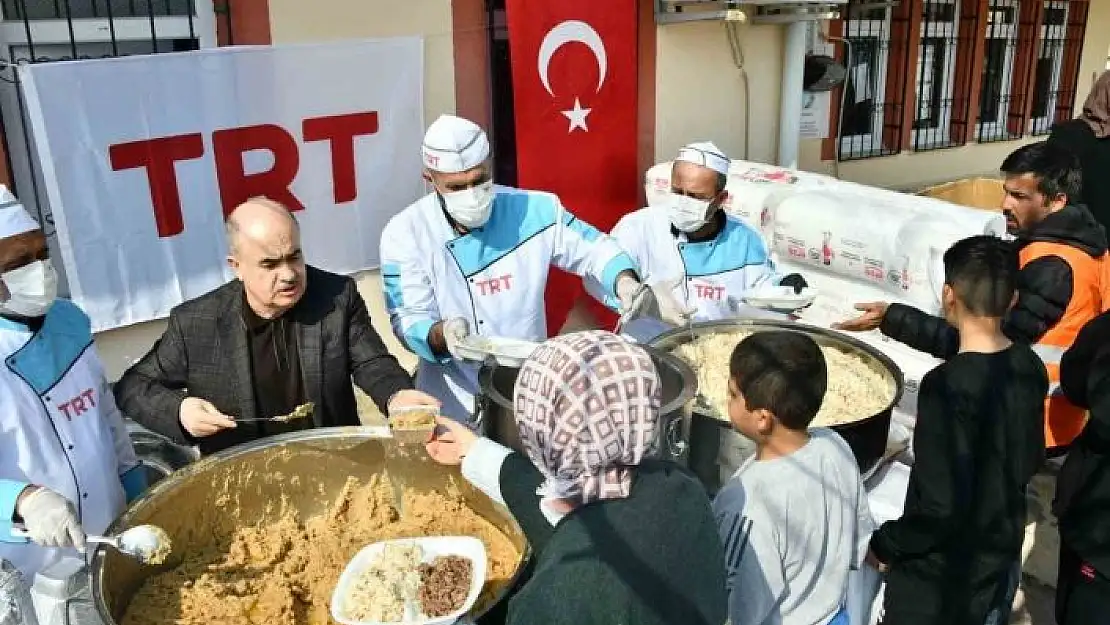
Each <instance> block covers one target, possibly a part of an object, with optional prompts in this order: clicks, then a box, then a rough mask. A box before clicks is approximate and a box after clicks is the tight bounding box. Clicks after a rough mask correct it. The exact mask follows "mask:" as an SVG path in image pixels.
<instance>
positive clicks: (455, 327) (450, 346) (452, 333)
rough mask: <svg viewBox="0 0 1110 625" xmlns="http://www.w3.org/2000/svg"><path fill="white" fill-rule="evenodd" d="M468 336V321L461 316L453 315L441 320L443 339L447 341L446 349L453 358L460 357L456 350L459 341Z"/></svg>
mask: <svg viewBox="0 0 1110 625" xmlns="http://www.w3.org/2000/svg"><path fill="white" fill-rule="evenodd" d="M468 336H470V322H469V321H467V320H466V319H463V318H462V317H455V318H454V319H448V320H447V321H444V322H443V340H444V341H445V342H446V343H447V351H448V352H449V353H450V354H451V355H452V356H454V357H455V358H459V359H461V358H462V357H461V356H459V352H458V345H459V341H461V340H463V339H465V338H466V337H468Z"/></svg>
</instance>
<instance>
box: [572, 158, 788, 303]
mask: <svg viewBox="0 0 1110 625" xmlns="http://www.w3.org/2000/svg"><path fill="white" fill-rule="evenodd" d="M728 166H729V158H728V157H727V156H726V155H725V153H724V152H722V151H721V150H720V148H718V147H717V146H715V145H713V144H712V143H708V142H706V143H692V144H690V145H688V146H686V147H684V148H682V149H681V150H679V152H678V157H677V158H675V160H674V165H673V167H672V169H671V192H670V197H669V199H668V201H667V203H666V205H664V206H649V207H648V208H643V209H640V210H638V211H636V212H634V213H629V214H628V215H625V216H624V217H623V218H622V219H621V220H620V221H619V222H617V225H616V226H614V227H613V230H612V232H611V235H612V236H613V238H615V239H616V240H617V242H618V243H620V245H621V247H622V248H623V249H625V250H626V251H627V252H628V253H629V254H630V255H631V256H632V259H633V260H634V261H636V264H637V265H638V266H639V267H640V270H641V272H642V276H643V280H644V282H646V283H648V284H651V285H654V287H655V293H656V297H657V298H658V302H659V307H660V308H661V309H663V310H664V311H665V312H666V311H670V310H674V311H677V315H666V314H665V315H664V317H667V316H680V317H683V318H684V320H690V321H715V320H718V319H728V318H731V317H736V316H737V315H738V314H740V312H741V309H742V306H743V298H744V296H745V295H747V294H749V293H752V292H754V291H756V290H758V289H760V288H761V287H763V286H765V285H767V286H775V285H782V286H790V287H793V288H794V289H795V290H796V291H801V290H802V289H803V288H804V287H805V286H806V282H805V279H803V278H802V276H801V275H799V274H790V275H788V276H785V277H784V276H781V275H780V274H779V273H778V272H777V271H776V270H775V265H774V263H773V262H772V260H771V255H770V252H769V250H768V245H767V242H766V241H765V240H764V239H763V236H762V235H761V234H760V233H759V232H758V231H757V230H756V229H755V228H752V227H751V226H749V225H748V224H747V223H745V222H744V221H743V220H741V219H740V218H739V217H736V216H734V215H730V214H728V213H726V212H725V211H724V210H723V209H722V204H723V203H724V201H725V199H726V198H727V197H728V192H727V191H725V184H726V182H727V179H728ZM587 286H588V287H589V288H590V292H591V294H593V295H594V296H595V297H597V296H598V293H597V289H596V285H594V284H592V283H587ZM602 301H605V300H602Z"/></svg>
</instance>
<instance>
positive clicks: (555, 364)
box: [513, 331, 663, 504]
mask: <svg viewBox="0 0 1110 625" xmlns="http://www.w3.org/2000/svg"><path fill="white" fill-rule="evenodd" d="M662 386H663V385H662V383H661V382H660V380H659V373H658V372H657V371H656V369H655V363H653V362H652V360H651V357H650V356H649V355H648V353H647V352H646V351H644V350H643V349H641V348H640V347H637V346H636V345H634V344H632V343H630V342H628V341H626V340H624V339H622V338H620V337H618V336H617V335H615V334H612V333H610V332H602V331H591V332H579V333H575V334H567V335H564V336H559V337H556V338H553V339H551V340H549V341H547V342H545V343H544V344H542V345H540V347H539V348H538V349H536V351H535V352H533V354H532V356H531V357H530V358H529V359H528V361H527V362H525V363H524V366H523V367H522V368H521V370H520V376H519V377H518V378H517V381H516V389H515V391H514V401H513V405H514V412H515V413H516V422H517V426H518V427H519V429H520V440H521V443H522V444H523V446H524V450H525V451H526V452H527V454H528V457H529V458H531V460H532V463H533V464H535V465H536V467H537V468H538V469H539V470H540V472H541V473H543V475H544V477H545V478H546V481H545V482H544V484H543V485H542V486H540V490H539V494H540V495H541V496H545V497H557V498H562V499H576V500H579V501H581V502H582V503H583V504H587V503H590V502H592V501H596V500H599V499H621V498H624V497H627V496H628V493H629V491H630V490H631V488H632V471H631V467H635V466H636V465H638V464H639V463H640V461H641V460H642V459H643V458H644V456H645V455H649V454H651V453H653V452H654V451H655V448H656V445H657V440H658V438H657V434H658V429H659V405H660V402H661V397H662Z"/></svg>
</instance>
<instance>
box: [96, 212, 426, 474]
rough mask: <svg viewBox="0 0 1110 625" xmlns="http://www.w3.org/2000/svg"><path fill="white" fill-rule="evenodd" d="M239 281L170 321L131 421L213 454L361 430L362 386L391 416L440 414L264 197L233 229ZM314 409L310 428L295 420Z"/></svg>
mask: <svg viewBox="0 0 1110 625" xmlns="http://www.w3.org/2000/svg"><path fill="white" fill-rule="evenodd" d="M227 238H228V249H229V255H228V258H227V262H228V265H229V266H230V267H231V269H232V271H234V272H235V276H236V280H233V281H232V282H230V283H228V284H225V285H224V286H221V287H220V288H218V289H216V290H214V291H212V292H211V293H208V294H206V295H202V296H201V297H198V298H196V299H194V300H191V301H188V302H185V303H184V304H181V305H180V306H178V307H177V308H175V309H174V310H173V311H172V312H171V313H170V319H169V324H168V326H167V328H166V331H165V334H163V335H162V338H161V339H159V340H158V342H156V343H155V344H154V347H153V348H151V351H150V353H148V354H147V355H146V356H145V357H143V359H142V360H140V361H139V362H138V363H136V364H135V365H134V366H132V367H131V368H130V369H129V370H128V371H127V372H126V373H124V375H123V377H122V378H121V379H120V381H119V382H118V383H117V384H116V388H115V391H116V400H117V402H118V403H119V405H120V407H121V408H122V409H123V411H124V413H125V414H127V415H128V416H130V417H131V418H133V419H134V420H136V421H138V422H139V423H141V424H142V425H144V426H146V427H148V428H150V429H152V430H154V431H156V432H160V433H162V434H164V435H166V436H169V437H170V438H172V439H174V440H175V441H177V442H179V443H183V444H192V445H197V446H198V447H199V448H200V450H201V453H204V454H210V453H214V452H217V451H220V450H223V449H226V448H228V447H231V446H233V445H237V444H239V443H244V442H247V441H251V440H255V439H258V438H260V437H264V436H271V435H275V434H281V433H285V432H289V431H293V430H297V429H303V428H308V427H314V426H315V427H329V426H341V425H358V424H359V418H358V413H357V410H356V406H355V396H354V390H353V387H352V385H351V382H352V379H353V381H354V384H356V385H358V387H359V388H361V389H362V390H364V391H366V393H367V394H368V395H369V396H370V398H371V399H373V400H374V402H375V403H376V404H377V405H378V407H379V408H380V409H381V410H382V412H383V413H385V414H389V412H390V411H391V410H396V409H398V408H401V407H405V406H412V405H418V404H437V403H438V402H437V401H436V400H435V399H433V398H431V397H430V396H428V395H425V394H424V393H420V392H417V391H414V390H412V389H413V383H412V378H411V376H410V375H409V374H408V372H406V371H405V370H404V369H403V368H402V367H401V365H400V364H399V363H398V362H397V360H396V359H395V358H394V357H393V356H392V355H390V354H389V352H388V351H387V350H386V347H385V344H384V343H382V340H381V337H380V336H379V335H378V333H377V332H376V331H375V330H374V328H373V326H372V325H371V324H370V315H369V313H368V312H367V310H366V304H365V302H363V300H362V297H361V296H360V295H359V293H358V291H357V290H356V288H355V283H354V281H353V280H351V279H350V278H347V277H344V276H340V275H336V274H333V273H328V272H326V271H322V270H320V269H316V268H315V267H311V266H308V265H306V264H305V260H304V254H303V253H302V251H301V237H300V228H299V227H298V225H297V221H296V219H295V218H294V217H293V215H292V213H290V212H289V211H288V210H286V209H285V207H283V206H281V205H280V204H277V203H276V202H273V201H272V200H269V199H266V198H253V199H251V200H248V201H247V202H245V203H244V204H242V205H240V206H239V207H237V208H236V209H235V210H234V211H232V213H231V215H230V216H229V217H228V220H227ZM309 402H311V403H313V404H314V405H315V410H314V413H313V415H312V418H311V419H302V420H297V421H292V422H288V423H275V422H261V423H260V422H257V421H248V420H251V419H258V418H268V417H275V416H281V415H287V414H289V413H291V412H293V411H294V410H295V409H296V408H297V407H298V406H301V405H302V404H305V403H309Z"/></svg>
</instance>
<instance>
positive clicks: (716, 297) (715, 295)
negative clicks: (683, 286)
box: [690, 282, 727, 302]
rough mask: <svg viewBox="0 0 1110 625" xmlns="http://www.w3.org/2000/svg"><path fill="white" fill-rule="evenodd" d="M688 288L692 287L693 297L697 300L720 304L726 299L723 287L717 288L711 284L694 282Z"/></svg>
mask: <svg viewBox="0 0 1110 625" xmlns="http://www.w3.org/2000/svg"><path fill="white" fill-rule="evenodd" d="M690 286H691V287H693V289H694V297H695V298H697V299H704V300H710V301H714V302H721V301H724V300H725V299H726V297H727V295H726V293H725V287H723V286H718V285H716V284H713V283H712V282H694V283H693V284H691V285H690Z"/></svg>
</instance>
